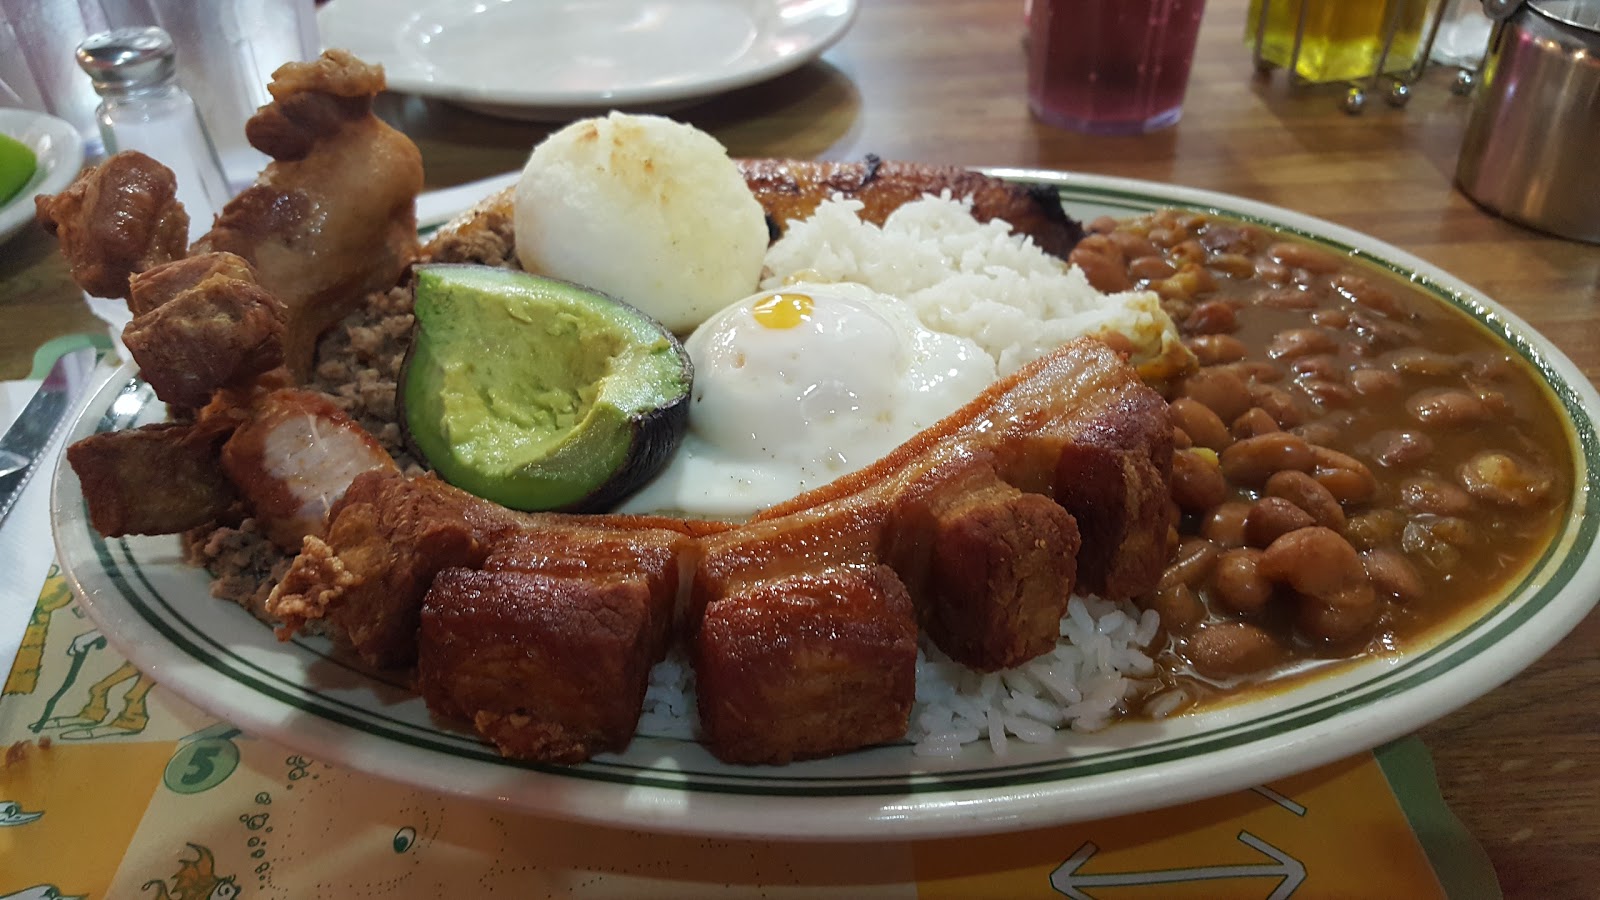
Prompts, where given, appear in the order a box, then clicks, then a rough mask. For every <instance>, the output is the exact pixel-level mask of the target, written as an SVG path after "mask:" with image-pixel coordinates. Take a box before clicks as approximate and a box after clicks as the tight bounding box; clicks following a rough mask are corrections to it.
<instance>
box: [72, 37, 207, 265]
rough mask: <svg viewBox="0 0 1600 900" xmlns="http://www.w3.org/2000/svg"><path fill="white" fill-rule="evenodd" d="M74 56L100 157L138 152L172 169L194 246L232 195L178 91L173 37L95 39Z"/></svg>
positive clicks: (190, 105)
mask: <svg viewBox="0 0 1600 900" xmlns="http://www.w3.org/2000/svg"><path fill="white" fill-rule="evenodd" d="M77 57H78V65H80V66H82V67H83V70H84V71H85V72H87V73H89V77H90V78H91V79H92V80H93V81H94V89H95V91H96V93H98V94H99V95H100V97H101V102H100V107H99V109H97V110H96V111H95V119H96V121H97V122H98V123H99V126H100V135H101V137H102V138H103V139H104V140H105V145H106V152H107V153H108V154H110V153H117V152H120V151H123V150H137V151H139V152H140V153H144V154H146V155H147V156H150V157H152V158H154V159H156V160H157V161H159V162H160V163H161V164H162V165H165V166H166V167H167V168H169V169H171V170H172V173H173V175H175V176H176V177H177V181H178V200H179V202H181V203H182V204H183V207H184V209H185V210H186V211H187V212H188V213H189V241H190V242H191V243H193V242H194V240H195V239H196V238H198V237H200V236H201V235H202V234H205V233H206V232H207V231H210V230H211V225H212V219H213V217H215V216H216V214H217V213H218V212H220V211H221V210H222V207H223V206H224V205H225V204H226V203H227V202H228V200H229V198H230V197H232V191H230V190H229V189H228V183H227V179H226V177H225V176H224V174H223V170H222V163H221V162H220V161H219V160H218V158H217V151H216V148H215V146H213V145H212V143H211V138H210V136H209V135H207V134H206V129H205V123H204V122H202V121H201V119H200V112H199V110H198V109H197V108H196V107H195V103H194V100H193V99H192V98H191V97H190V96H189V93H188V92H187V91H185V90H184V89H183V87H182V86H181V85H179V84H178V81H177V77H176V75H177V57H176V54H175V52H174V50H173V46H172V38H171V36H169V35H168V34H167V33H166V32H165V31H163V30H162V29H160V28H119V29H116V30H114V31H106V32H101V33H100V34H95V35H90V36H89V37H88V38H86V39H84V41H83V43H81V44H79V45H78V52H77Z"/></svg>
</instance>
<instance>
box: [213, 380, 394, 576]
mask: <svg viewBox="0 0 1600 900" xmlns="http://www.w3.org/2000/svg"><path fill="white" fill-rule="evenodd" d="M222 468H223V470H224V471H225V472H227V473H228V478H229V479H230V480H231V481H232V482H233V484H234V485H235V487H237V489H238V491H239V493H240V494H241V495H242V496H243V497H244V499H245V501H246V503H247V504H248V505H249V507H250V511H251V514H252V515H254V516H255V517H256V519H257V520H258V521H259V522H260V523H261V525H262V527H263V529H264V531H265V532H266V535H267V537H268V538H270V539H271V540H272V542H273V543H275V544H277V545H278V546H279V547H282V548H284V549H285V550H288V551H290V552H294V551H295V550H298V549H299V548H300V547H301V543H302V541H303V540H304V538H305V537H306V536H307V535H314V536H318V537H320V536H322V535H324V534H326V533H327V532H326V528H327V521H328V512H329V510H331V509H332V508H333V505H334V504H335V503H337V502H338V500H339V498H340V497H342V496H344V492H345V490H346V489H347V488H349V486H350V483H351V482H352V481H353V480H354V479H355V477H356V476H357V475H360V474H361V473H363V472H369V471H374V470H376V471H383V472H397V471H399V470H398V469H397V468H396V466H395V463H394V460H393V459H391V458H390V457H389V454H388V453H387V452H385V451H384V449H383V447H382V445H380V444H379V443H378V441H377V439H376V438H374V437H373V436H372V435H371V434H369V433H367V431H366V429H364V428H362V427H361V426H360V425H357V424H356V423H355V421H354V420H352V419H351V418H350V417H349V416H348V415H346V414H345V413H344V411H343V410H341V409H340V408H339V407H337V406H335V405H334V404H333V401H331V400H329V399H328V398H327V396H326V395H324V394H319V393H316V392H314V391H305V390H300V389H298V388H285V389H282V390H276V391H271V392H265V393H262V394H261V395H259V396H258V397H256V398H255V399H254V402H253V405H252V408H251V410H250V414H249V417H248V418H247V419H246V420H245V421H244V422H243V424H241V425H239V427H238V428H237V430H235V431H234V433H233V436H232V437H230V438H229V439H228V442H227V443H226V444H224V445H223V447H222Z"/></svg>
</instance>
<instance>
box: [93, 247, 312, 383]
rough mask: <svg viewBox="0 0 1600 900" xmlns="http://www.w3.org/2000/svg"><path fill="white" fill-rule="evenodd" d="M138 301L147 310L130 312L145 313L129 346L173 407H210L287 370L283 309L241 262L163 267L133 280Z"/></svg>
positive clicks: (226, 258)
mask: <svg viewBox="0 0 1600 900" xmlns="http://www.w3.org/2000/svg"><path fill="white" fill-rule="evenodd" d="M218 257H221V258H220V259H219V258H218ZM167 270H176V271H175V272H173V273H168V271H167ZM207 273H209V274H207ZM133 296H134V297H135V298H140V299H141V301H142V302H139V303H132V302H130V306H138V307H140V308H142V309H145V311H143V312H139V313H137V314H136V315H135V316H134V317H133V320H132V321H130V322H129V323H128V324H127V326H126V327H124V328H123V330H122V341H123V343H124V344H126V345H127V347H128V352H129V353H130V354H131V355H132V356H133V359H134V361H135V362H137V363H138V364H139V372H140V374H141V375H142V376H143V377H144V379H145V381H147V382H149V383H150V386H151V387H152V388H153V389H154V390H155V392H156V396H157V397H160V398H161V399H162V400H163V401H165V402H166V403H167V404H169V405H172V406H180V407H187V408H191V409H192V408H198V407H201V406H204V405H206V404H207V403H209V402H210V401H211V397H212V394H213V393H214V392H215V391H217V390H218V389H219V388H224V387H236V386H242V385H247V384H250V383H253V382H254V380H255V379H256V377H257V376H258V375H261V374H262V373H264V372H267V371H269V370H272V369H275V368H277V367H278V366H280V365H282V363H283V304H281V303H279V302H278V300H277V298H276V297H274V296H272V294H270V293H268V292H267V291H266V290H265V289H263V288H262V287H261V286H260V285H258V284H256V282H255V277H254V274H253V273H252V272H251V271H250V268H249V266H248V264H246V263H245V262H244V260H242V259H239V258H238V257H237V256H233V255H232V254H226V253H219V254H205V255H204V256H199V257H189V258H186V259H181V260H175V261H173V262H170V263H165V264H163V265H161V266H157V267H156V268H154V269H151V270H149V271H148V272H145V273H144V274H142V275H138V276H135V277H134V279H133Z"/></svg>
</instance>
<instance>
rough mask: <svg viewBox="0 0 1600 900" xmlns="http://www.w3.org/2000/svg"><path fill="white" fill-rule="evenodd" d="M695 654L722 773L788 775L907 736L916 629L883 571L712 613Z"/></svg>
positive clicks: (820, 578) (747, 594)
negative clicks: (728, 767)
mask: <svg viewBox="0 0 1600 900" xmlns="http://www.w3.org/2000/svg"><path fill="white" fill-rule="evenodd" d="M693 652H694V666H695V679H696V680H695V690H696V692H697V694H698V696H699V709H700V725H701V728H702V729H703V730H704V736H705V743H706V746H707V748H708V749H709V750H710V751H711V752H712V753H713V754H715V755H716V756H717V758H718V759H721V760H723V761H724V762H730V763H743V764H753V763H771V764H774V765H781V764H783V763H787V762H790V761H792V760H796V759H810V758H814V757H819V756H831V755H833V754H835V753H843V752H846V751H849V750H855V749H858V748H861V747H866V746H870V745H872V744H878V743H883V742H884V741H892V740H895V739H897V738H900V737H904V736H905V733H906V728H907V726H908V725H909V720H910V714H911V703H912V700H913V699H914V698H915V695H916V666H917V626H916V618H915V615H914V613H913V611H912V606H911V599H910V597H909V596H908V595H907V594H906V589H905V586H904V585H902V584H901V583H900V580H899V579H898V578H897V577H895V574H894V572H893V571H891V570H890V569H889V568H887V567H885V566H841V567H834V568H827V569H824V570H822V571H820V572H814V573H805V574H798V575H793V576H789V577H786V578H780V579H775V580H766V581H761V582H758V583H754V584H752V585H751V586H750V587H749V589H748V590H746V591H744V592H743V593H740V594H738V595H736V596H730V597H725V598H723V599H719V600H717V601H715V602H713V603H712V604H710V606H708V607H707V608H706V610H705V614H704V617H703V619H702V621H701V624H700V630H699V634H698V636H697V638H696V640H695V643H694V648H693Z"/></svg>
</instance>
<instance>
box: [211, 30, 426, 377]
mask: <svg viewBox="0 0 1600 900" xmlns="http://www.w3.org/2000/svg"><path fill="white" fill-rule="evenodd" d="M383 88H384V78H383V69H382V68H381V67H379V66H374V65H368V64H367V63H364V62H362V61H360V60H358V59H356V58H355V57H354V56H351V55H350V54H349V53H347V52H345V51H342V50H329V51H326V52H324V53H323V54H322V57H321V58H320V59H317V60H315V61H313V62H305V63H301V62H295V63H288V64H286V65H284V66H282V67H281V68H279V69H278V70H277V71H276V72H274V73H273V80H272V83H271V84H270V85H269V86H268V90H269V91H271V93H272V97H273V102H272V103H270V104H268V105H267V106H264V107H262V108H261V110H260V111H259V112H257V113H256V115H255V116H254V117H253V118H251V119H250V121H249V123H248V124H247V125H246V128H245V133H246V135H247V136H248V137H249V139H250V142H251V144H252V145H254V146H255V147H256V148H257V149H259V150H261V151H262V152H264V153H267V154H268V155H270V156H272V157H273V162H271V163H269V164H268V165H267V167H266V168H265V169H264V170H263V171H262V172H261V175H260V177H259V178H258V179H257V180H256V183H255V184H254V185H253V186H251V187H249V188H247V189H245V190H244V191H243V192H242V193H241V194H239V196H237V197H235V198H234V199H233V200H232V201H231V202H230V203H228V205H227V206H226V207H225V208H224V209H223V210H222V214H221V215H220V216H218V217H217V221H216V225H215V227H213V228H212V230H211V231H210V232H209V233H207V234H206V235H205V236H204V237H202V238H200V240H199V241H197V242H196V244H195V248H194V249H195V250H196V252H207V251H214V250H221V251H227V252H229V253H234V254H237V255H238V256H240V257H242V258H243V259H245V260H247V261H248V262H249V263H250V264H251V265H252V266H253V267H254V268H255V271H256V276H257V279H258V281H259V282H260V284H261V286H262V287H264V288H266V289H267V290H268V291H270V292H271V293H272V294H274V295H275V296H276V297H277V298H278V299H279V300H280V301H282V303H283V305H284V308H285V321H286V327H285V334H284V356H285V360H286V362H287V364H288V366H289V369H290V371H291V372H293V373H294V376H295V378H296V380H297V381H299V382H302V383H303V382H304V381H305V380H306V379H307V377H308V375H309V373H310V371H311V366H312V357H313V355H314V353H315V350H316V341H317V337H318V335H320V334H321V333H322V332H323V331H324V330H326V329H327V328H328V327H329V326H331V325H332V324H334V323H335V322H337V321H339V319H341V318H343V317H344V315H345V314H346V313H348V312H350V311H351V310H352V309H354V308H355V307H356V306H357V305H359V304H360V303H361V301H362V299H363V298H364V297H365V296H366V295H367V294H368V293H369V292H371V291H377V290H384V289H386V288H389V287H391V286H393V285H394V284H395V283H396V282H397V281H398V280H399V278H400V275H401V274H402V273H403V272H404V271H405V269H406V266H407V265H408V264H409V263H410V262H411V261H412V259H413V258H414V257H415V256H416V252H417V236H416V234H417V221H416V210H415V200H416V196H417V193H418V192H419V191H421V190H422V156H421V154H420V153H419V152H418V151H417V147H416V145H415V144H413V143H412V142H411V141H410V139H408V138H407V137H406V136H405V135H403V134H401V133H400V132H398V131H396V130H395V129H393V128H391V127H390V126H389V125H387V124H385V123H384V122H383V121H382V120H381V119H379V118H378V117H377V116H376V115H374V114H373V112H372V100H373V97H374V96H376V95H377V93H378V92H379V91H381V90H383Z"/></svg>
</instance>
